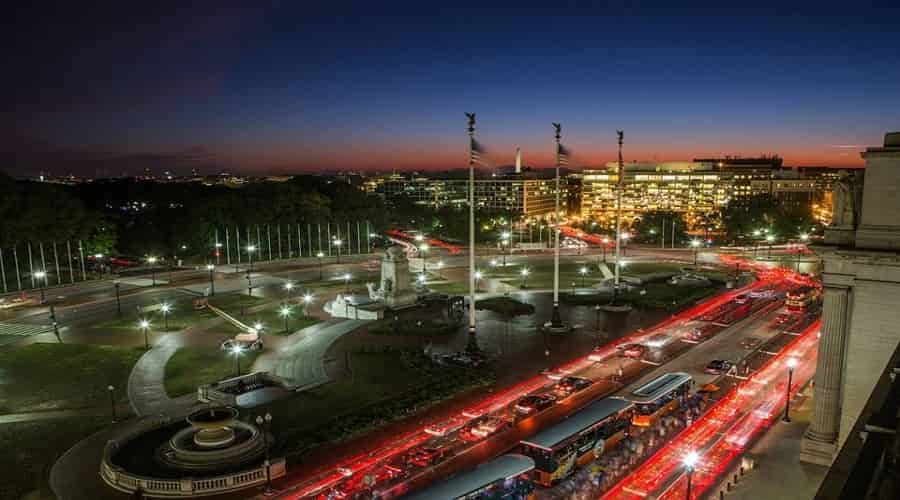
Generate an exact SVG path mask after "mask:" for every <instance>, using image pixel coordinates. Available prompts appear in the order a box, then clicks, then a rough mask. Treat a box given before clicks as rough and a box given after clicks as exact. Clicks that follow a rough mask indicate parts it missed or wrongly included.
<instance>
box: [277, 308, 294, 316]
mask: <svg viewBox="0 0 900 500" xmlns="http://www.w3.org/2000/svg"><path fill="white" fill-rule="evenodd" d="M278 314H280V315H282V316H287V315H289V314H291V308H290V307H288V306H281V309H279V310H278Z"/></svg>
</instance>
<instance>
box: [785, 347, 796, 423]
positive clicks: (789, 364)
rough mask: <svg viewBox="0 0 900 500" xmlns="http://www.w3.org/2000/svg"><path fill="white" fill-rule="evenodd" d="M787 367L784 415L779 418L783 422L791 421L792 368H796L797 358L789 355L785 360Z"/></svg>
mask: <svg viewBox="0 0 900 500" xmlns="http://www.w3.org/2000/svg"><path fill="white" fill-rule="evenodd" d="M787 367H788V382H787V388H785V391H784V392H785V394H784V401H785V403H784V417H782V418H781V420H782V421H783V422H790V421H791V382H793V379H794V368H797V358H795V357H790V358H788V360H787Z"/></svg>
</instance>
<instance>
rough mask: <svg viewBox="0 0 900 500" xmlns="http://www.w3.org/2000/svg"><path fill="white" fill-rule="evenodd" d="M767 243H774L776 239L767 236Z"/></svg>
mask: <svg viewBox="0 0 900 500" xmlns="http://www.w3.org/2000/svg"><path fill="white" fill-rule="evenodd" d="M766 241H768V242H769V243H772V242H773V241H775V237H774V236H772V235H771V234H769V235H766Z"/></svg>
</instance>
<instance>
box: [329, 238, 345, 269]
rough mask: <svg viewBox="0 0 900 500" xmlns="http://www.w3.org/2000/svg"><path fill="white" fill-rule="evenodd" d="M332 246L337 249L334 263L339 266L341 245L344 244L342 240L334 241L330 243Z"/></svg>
mask: <svg viewBox="0 0 900 500" xmlns="http://www.w3.org/2000/svg"><path fill="white" fill-rule="evenodd" d="M332 244H333V245H334V246H335V247H336V248H337V260H336V261H335V263H337V264H340V263H341V245H343V244H344V242H343V240H334V241H333V242H332Z"/></svg>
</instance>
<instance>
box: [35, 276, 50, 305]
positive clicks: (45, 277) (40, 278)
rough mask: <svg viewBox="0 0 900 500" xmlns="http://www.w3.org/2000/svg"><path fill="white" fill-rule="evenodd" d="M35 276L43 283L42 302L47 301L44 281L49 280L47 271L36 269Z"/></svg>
mask: <svg viewBox="0 0 900 500" xmlns="http://www.w3.org/2000/svg"><path fill="white" fill-rule="evenodd" d="M34 277H35V278H37V279H38V283H39V284H40V285H41V304H43V303H44V302H46V301H47V299H46V298H45V297H44V282H45V281H46V280H47V273H46V272H45V271H35V272H34Z"/></svg>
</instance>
